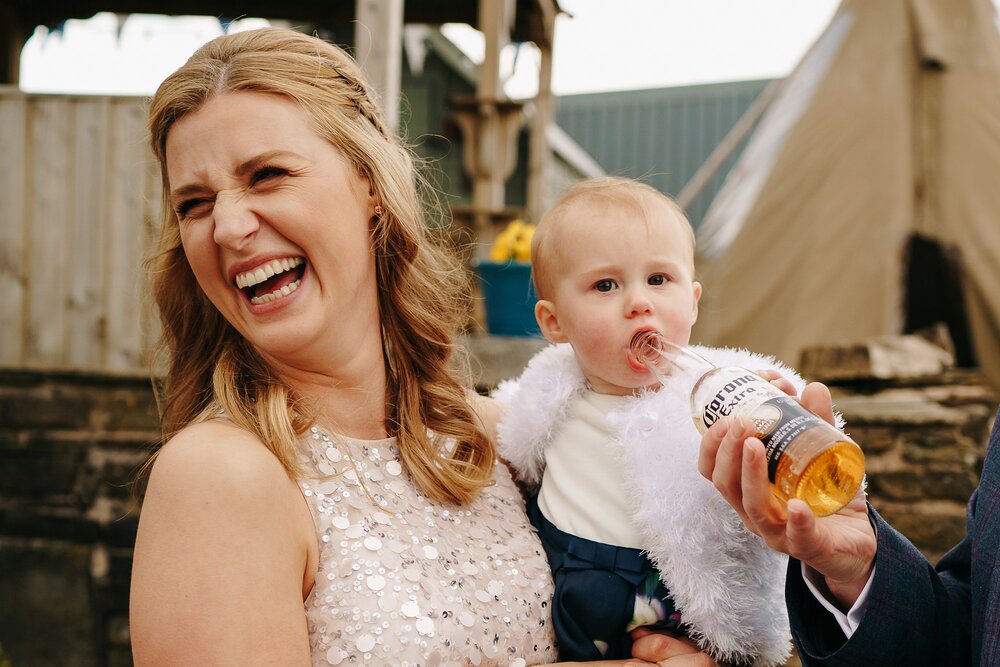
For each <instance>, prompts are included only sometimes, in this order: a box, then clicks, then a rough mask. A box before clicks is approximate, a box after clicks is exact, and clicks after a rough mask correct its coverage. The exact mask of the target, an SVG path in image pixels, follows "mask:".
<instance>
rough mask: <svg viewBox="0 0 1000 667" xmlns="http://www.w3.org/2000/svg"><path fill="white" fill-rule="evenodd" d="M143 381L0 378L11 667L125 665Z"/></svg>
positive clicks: (5, 622)
mask: <svg viewBox="0 0 1000 667" xmlns="http://www.w3.org/2000/svg"><path fill="white" fill-rule="evenodd" d="M155 415H156V410H155V407H154V402H153V398H152V392H151V391H150V383H149V381H148V379H142V378H136V377H129V376H106V375H103V376H98V375H90V374H85V373H44V372H26V371H10V370H4V371H0V645H2V646H3V652H4V653H5V654H6V657H7V658H8V659H9V661H10V664H11V665H13V666H14V667H21V666H22V665H31V666H35V665H38V666H40V667H43V666H47V665H60V666H65V667H76V666H80V667H84V666H92V665H94V666H96V665H106V666H109V667H117V666H119V665H130V664H131V663H132V660H131V653H130V648H129V635H128V587H129V574H130V572H131V566H132V546H133V544H134V541H135V529H136V524H137V521H138V512H137V511H133V507H132V502H131V498H130V493H131V487H130V482H131V480H132V478H133V476H134V474H135V471H136V469H137V467H138V466H139V465H140V464H141V463H142V462H143V461H144V460H145V458H146V455H147V453H148V451H149V445H150V443H152V442H153V441H155V439H156V438H157V430H156V416H155Z"/></svg>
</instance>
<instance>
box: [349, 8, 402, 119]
mask: <svg viewBox="0 0 1000 667" xmlns="http://www.w3.org/2000/svg"><path fill="white" fill-rule="evenodd" d="M356 3H357V4H356V8H355V12H356V16H357V22H358V23H357V27H356V29H355V32H354V34H355V38H354V41H355V47H356V49H357V56H358V62H359V63H360V64H361V67H362V68H364V70H365V73H366V74H367V75H368V81H369V82H371V84H372V86H373V87H374V88H375V91H376V92H377V93H378V96H379V106H380V107H381V109H382V117H383V118H384V119H385V124H386V126H387V128H388V129H389V131H390V132H395V131H397V130H398V129H399V87H400V80H401V68H402V56H403V0H356Z"/></svg>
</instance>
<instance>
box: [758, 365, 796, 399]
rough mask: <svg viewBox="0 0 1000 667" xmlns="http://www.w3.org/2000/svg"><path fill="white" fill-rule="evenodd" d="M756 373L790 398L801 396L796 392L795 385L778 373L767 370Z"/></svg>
mask: <svg viewBox="0 0 1000 667" xmlns="http://www.w3.org/2000/svg"><path fill="white" fill-rule="evenodd" d="M756 373H757V375H759V376H761V377H762V378H764V379H765V380H767V381H768V382H770V383H771V384H773V385H774V386H775V387H777V388H778V389H780V390H781V391H783V392H785V393H786V394H788V395H789V396H798V395H799V392H797V391H795V385H793V384H792V381H791V380H789V379H788V378H786V377H785V376H784V375H782V374H781V373H779V372H778V371H775V370H771V369H765V370H761V371H756Z"/></svg>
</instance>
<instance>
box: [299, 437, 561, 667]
mask: <svg viewBox="0 0 1000 667" xmlns="http://www.w3.org/2000/svg"><path fill="white" fill-rule="evenodd" d="M300 444H301V448H300V452H299V457H300V461H301V463H302V464H303V469H304V471H305V474H304V476H303V479H302V480H301V481H300V487H301V488H302V492H303V494H304V495H305V498H306V501H307V503H308V504H309V508H310V510H311V511H312V515H313V519H314V521H315V523H316V530H317V533H318V535H319V549H320V553H319V570H318V572H317V575H316V584H315V586H314V587H313V590H312V592H311V593H310V595H309V597H308V599H307V600H306V614H307V618H308V624H309V641H310V644H311V647H312V662H313V665H354V664H369V665H400V666H412V665H511V666H517V667H521V666H523V665H532V664H539V663H546V662H553V661H555V660H556V657H557V655H556V654H557V652H556V649H555V640H554V636H553V630H552V625H551V623H550V609H549V605H550V601H551V598H552V580H551V575H550V573H549V567H548V564H547V562H546V560H545V554H544V551H543V550H542V547H541V544H540V543H539V541H538V538H537V536H536V535H535V533H534V532H533V529H532V528H531V527H530V524H529V523H528V520H527V517H526V515H525V512H524V502H523V501H522V499H521V496H520V494H519V492H518V491H517V488H516V487H515V486H514V483H513V482H512V481H511V478H510V475H509V473H508V472H507V470H506V468H504V467H503V466H499V465H498V466H497V470H496V484H495V485H494V486H491V487H489V488H487V489H485V490H484V491H483V492H481V493H480V495H479V496H478V497H477V499H476V500H475V501H474V502H472V503H471V504H469V505H466V506H461V507H460V506H455V505H442V504H440V503H435V502H432V501H430V500H428V499H427V498H426V497H424V496H423V495H421V494H420V493H418V492H417V490H416V488H415V487H414V486H413V484H412V483H411V482H410V480H409V478H408V475H407V473H406V471H405V470H404V469H403V467H402V465H401V462H400V460H399V458H398V450H397V448H396V445H395V439H394V438H389V439H386V440H379V441H359V440H351V439H345V438H341V437H339V436H338V437H336V438H331V437H330V436H328V435H327V434H326V433H324V432H323V431H322V430H320V429H318V428H313V429H312V432H310V433H308V434H307V437H306V438H304V439H303V441H302V442H301V443H300ZM359 481H360V482H361V483H359Z"/></svg>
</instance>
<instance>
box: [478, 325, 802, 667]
mask: <svg viewBox="0 0 1000 667" xmlns="http://www.w3.org/2000/svg"><path fill="white" fill-rule="evenodd" d="M694 350H695V351H697V352H698V353H699V354H701V355H702V356H703V357H705V358H706V359H708V360H710V361H712V362H713V363H714V364H715V365H717V366H740V367H743V368H748V369H751V370H760V369H764V368H772V369H777V370H780V371H781V372H782V373H783V374H784V375H785V376H786V377H788V378H789V379H790V380H791V381H792V382H793V383H794V384H795V386H796V389H797V390H799V391H801V390H802V387H803V385H804V383H803V381H802V379H801V378H800V377H799V376H798V374H796V373H795V372H794V371H792V370H791V369H789V368H787V367H785V366H782V365H781V364H780V363H779V362H777V361H776V360H774V359H773V358H771V357H764V356H761V355H755V354H752V353H749V352H746V351H743V350H732V349H718V348H705V347H694ZM585 387H586V382H585V380H584V377H583V374H582V373H581V372H580V369H579V367H578V366H577V364H576V359H575V357H574V354H573V350H572V348H571V347H570V346H569V345H553V346H550V347H547V348H545V349H544V350H542V351H541V352H539V353H538V354H537V355H535V357H534V358H532V360H531V361H530V362H529V363H528V366H527V368H526V370H525V371H524V373H523V374H522V375H521V377H520V378H518V379H517V380H512V381H507V382H504V383H502V384H501V385H500V386H499V387H498V388H497V390H496V392H494V396H495V397H496V398H497V399H498V400H499V401H500V402H501V403H504V404H506V406H507V409H506V412H505V416H504V418H503V419H502V420H501V422H500V424H499V425H498V429H497V430H498V439H499V445H500V454H501V456H503V458H505V459H506V460H507V461H508V462H509V463H510V465H511V466H512V467H513V469H514V470H515V474H516V475H517V476H518V477H519V478H520V479H521V480H522V481H524V482H525V483H526V484H528V485H529V486H534V487H537V486H538V485H540V484H541V481H542V474H543V472H544V470H545V448H546V446H547V445H548V444H549V443H550V442H551V441H552V439H553V437H554V436H555V434H556V432H557V431H558V430H559V428H560V426H561V424H562V423H563V421H564V420H565V419H566V416H567V414H568V411H569V407H570V403H571V402H572V400H573V398H574V397H575V396H577V395H578V394H579V393H580V392H582V391H583V390H584V389H585ZM688 389H689V388H688ZM607 421H608V424H609V425H610V427H611V429H612V432H613V433H614V434H615V442H614V443H613V444H614V446H615V447H616V450H617V454H618V456H619V460H620V462H621V465H622V467H623V470H624V471H625V478H626V479H627V480H628V483H627V487H628V488H626V489H624V493H625V494H626V497H627V498H628V499H629V501H630V503H629V504H630V506H631V513H632V520H633V522H634V523H635V525H636V527H637V528H638V529H639V531H640V533H641V534H642V537H643V541H644V543H645V545H646V549H645V551H646V552H647V553H648V554H649V557H650V559H651V560H652V562H653V563H654V564H655V565H656V567H657V568H658V569H659V571H660V577H661V579H662V581H663V583H664V585H666V587H667V589H668V590H669V591H670V594H671V596H672V598H673V600H674V603H675V604H676V605H677V608H678V609H679V610H680V611H681V616H682V618H683V619H684V622H685V623H686V624H687V625H688V626H689V628H690V632H691V634H692V636H693V638H694V639H695V640H696V641H697V642H698V643H699V645H700V646H701V647H702V648H703V649H704V650H706V651H707V652H708V653H709V654H710V655H712V657H713V658H715V659H716V660H721V661H726V662H728V661H737V660H741V661H742V660H748V659H750V660H753V661H754V663H755V664H757V665H778V664H782V663H783V662H784V661H785V660H786V659H787V657H788V655H789V653H790V650H791V641H790V633H789V627H788V616H787V613H786V611H785V598H784V583H785V567H786V563H787V559H786V557H785V556H784V555H782V554H778V553H775V552H774V551H772V550H770V549H769V548H768V547H767V546H766V545H765V544H764V543H763V541H762V540H760V538H758V537H757V536H756V535H754V534H752V533H750V532H749V531H748V530H747V529H746V528H745V527H744V525H743V523H742V522H741V521H740V519H739V517H738V516H737V514H736V512H735V511H734V510H733V509H732V508H731V507H730V506H729V504H728V503H726V501H725V500H724V499H723V498H722V496H721V495H720V494H719V493H718V492H717V491H716V490H715V488H714V487H713V486H712V484H711V483H710V482H709V481H708V480H706V479H705V478H704V477H702V476H701V475H700V474H699V473H698V467H697V466H698V447H699V444H700V442H701V436H700V435H699V434H698V431H697V430H696V429H695V426H694V423H693V421H692V418H691V414H690V412H689V409H688V401H687V399H686V396H685V397H684V398H683V399H680V398H679V397H678V395H677V394H675V393H674V392H673V391H671V390H663V391H650V392H643V393H642V394H641V395H639V396H636V397H634V398H633V399H630V400H629V401H628V402H627V403H626V405H625V406H624V407H623V408H621V409H620V410H616V411H613V412H612V413H610V414H608V415H607Z"/></svg>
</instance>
